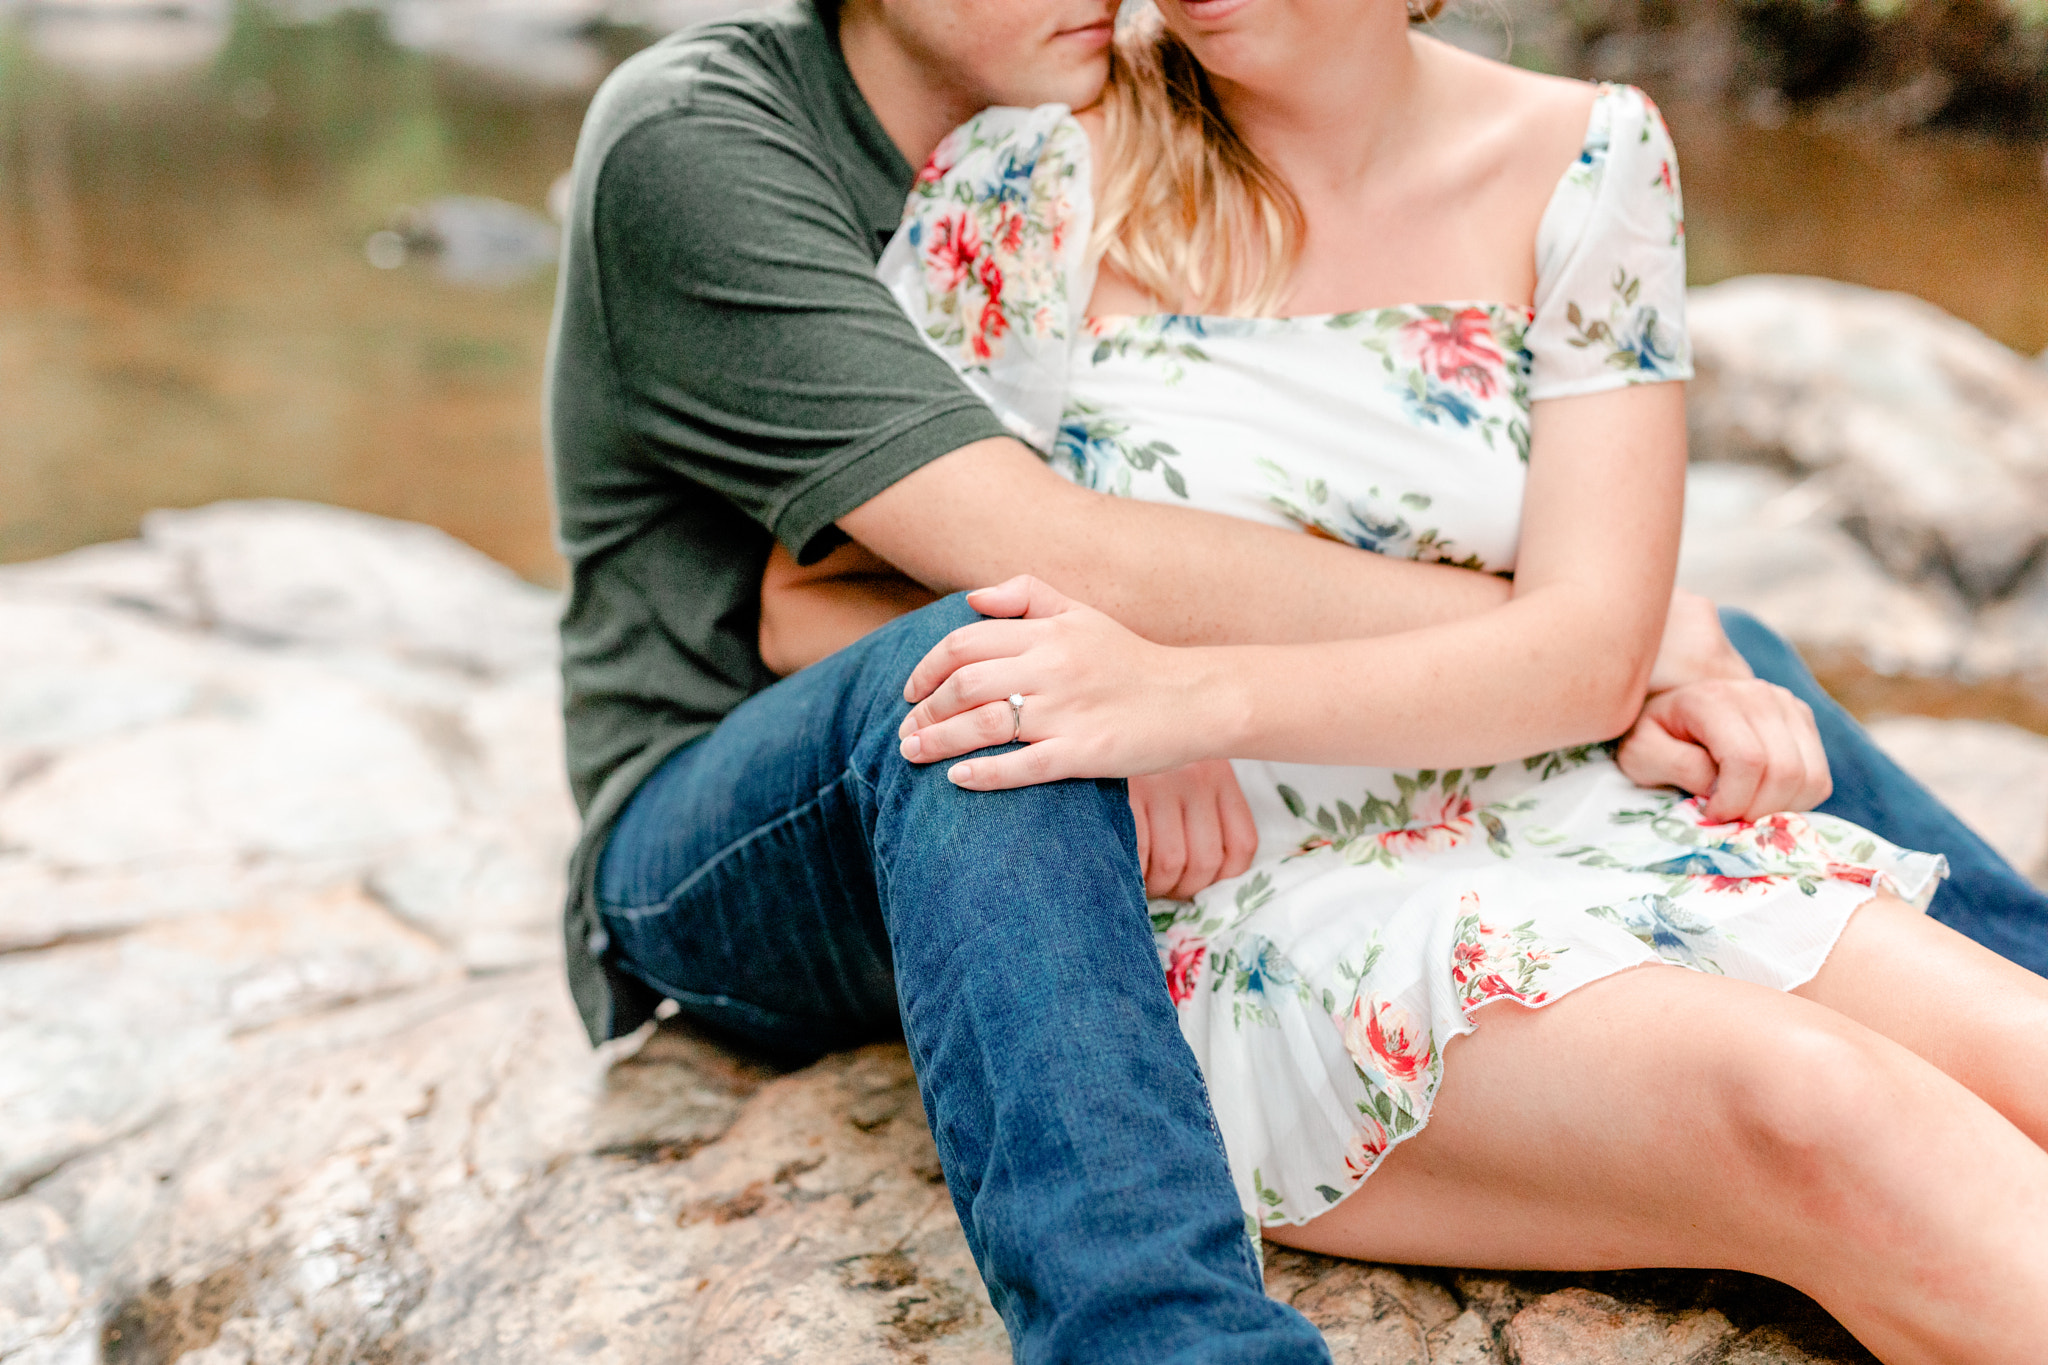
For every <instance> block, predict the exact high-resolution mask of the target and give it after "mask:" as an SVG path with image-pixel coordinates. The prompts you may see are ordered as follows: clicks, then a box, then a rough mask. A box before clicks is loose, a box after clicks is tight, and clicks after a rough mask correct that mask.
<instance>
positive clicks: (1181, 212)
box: [1091, 0, 1444, 316]
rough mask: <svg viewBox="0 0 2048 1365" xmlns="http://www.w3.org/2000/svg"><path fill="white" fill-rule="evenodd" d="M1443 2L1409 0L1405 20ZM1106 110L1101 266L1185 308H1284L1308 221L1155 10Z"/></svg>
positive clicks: (1117, 59) (1126, 53) (1128, 54)
mask: <svg viewBox="0 0 2048 1365" xmlns="http://www.w3.org/2000/svg"><path fill="white" fill-rule="evenodd" d="M1443 5H1444V0H1427V2H1426V3H1424V4H1422V5H1420V6H1418V5H1416V4H1413V3H1411V4H1410V6H1409V15H1410V17H1411V18H1412V19H1430V18H1434V17H1435V16H1436V14H1437V12H1438V11H1439V10H1441V9H1442V8H1443ZM1102 108H1103V157H1104V165H1105V167H1106V172H1105V174H1104V176H1103V179H1102V192H1101V194H1100V196H1099V197H1098V199H1097V202H1096V206H1095V233H1094V240H1093V242H1092V243H1091V245H1092V247H1093V249H1094V251H1095V253H1096V254H1098V255H1099V256H1100V257H1101V259H1102V262H1103V263H1104V264H1105V265H1107V266H1109V267H1110V268H1111V269H1114V270H1117V271H1120V272H1122V273H1123V274H1124V275H1126V276H1128V277H1129V278H1130V279H1131V280H1132V281H1133V282H1134V283H1136V284H1137V285H1138V286H1139V287H1140V288H1142V289H1144V290H1145V292H1146V293H1148V294H1150V295H1151V296H1152V297H1153V298H1155V299H1157V300H1159V302H1160V303H1161V304H1163V305H1165V306H1167V307H1172V308H1177V309H1179V310H1181V311H1184V312H1197V313H1226V314H1250V315H1253V316H1257V315H1260V314H1270V313H1273V312H1275V311H1277V310H1278V309H1279V308H1280V306H1281V305H1282V304H1283V303H1284V302H1285V301H1286V298H1287V285H1288V281H1289V279H1290V278H1291V277H1292V275H1293V274H1294V266H1295V262H1296V261H1297V260H1298V259H1299V257H1300V255H1301V244H1302V238H1303V236H1304V235H1305V234H1306V232H1307V228H1308V225H1307V222H1306V220H1305V219H1304V218H1303V217H1302V212H1301V202H1300V201H1299V200H1298V199H1296V198H1295V196H1294V191H1293V190H1292V189H1290V188H1289V187H1288V185H1287V182H1286V181H1284V180H1282V179H1281V178H1280V176H1279V175H1278V174H1277V173H1276V172H1275V171H1274V170H1273V169H1272V168H1271V167H1270V166H1268V165H1266V163H1265V162H1263V161H1261V160H1259V157H1258V153H1256V152H1254V151H1253V150H1252V149H1251V147H1250V145H1249V144H1248V143H1246V142H1245V140H1244V139H1243V138H1242V137H1240V136H1238V132H1237V130H1236V129H1235V128H1233V127H1231V125H1230V120H1229V118H1228V117H1226V116H1225V114H1224V112H1223V106H1222V104H1221V103H1220V102H1219V101H1218V100H1217V98H1216V91H1215V88H1214V87H1213V86H1212V85H1211V84H1210V83H1209V76H1208V73H1207V72H1205V71H1203V70H1202V66H1201V63H1199V62H1197V61H1196V60H1195V54H1194V53H1193V52H1191V51H1189V50H1188V46H1187V44H1185V43H1183V42H1182V41H1181V40H1180V39H1179V38H1177V37H1175V36H1174V34H1173V32H1172V30H1170V29H1168V28H1167V27H1166V25H1165V23H1164V22H1163V21H1162V20H1161V18H1160V16H1159V11H1158V10H1157V9H1156V8H1155V7H1153V6H1152V5H1149V4H1148V5H1146V6H1145V7H1144V8H1143V10H1142V11H1141V12H1140V13H1139V14H1138V15H1137V16H1136V18H1134V19H1133V20H1131V21H1130V22H1128V23H1126V24H1124V25H1123V26H1122V28H1121V31H1120V32H1119V33H1118V35H1117V40H1116V42H1115V43H1114V44H1113V45H1112V47H1111V49H1110V65H1109V84H1108V87H1107V88H1106V89H1105V90H1104V91H1103V100H1102Z"/></svg>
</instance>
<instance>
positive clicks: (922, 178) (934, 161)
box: [917, 133, 960, 185]
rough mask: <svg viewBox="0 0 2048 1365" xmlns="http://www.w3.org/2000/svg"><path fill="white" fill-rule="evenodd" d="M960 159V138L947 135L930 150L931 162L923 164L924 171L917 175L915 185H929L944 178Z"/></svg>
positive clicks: (952, 134)
mask: <svg viewBox="0 0 2048 1365" xmlns="http://www.w3.org/2000/svg"><path fill="white" fill-rule="evenodd" d="M959 159H960V138H959V135H958V134H957V133H948V134H946V136H945V137H943V138H941V139H940V140H939V145H938V146H936V147H934V148H932V157H931V160H929V161H927V162H925V163H924V169H923V170H921V171H919V172H918V173H917V183H918V184H920V185H930V184H934V183H936V182H937V181H940V180H943V179H945V177H946V172H947V171H950V170H952V169H953V163H954V162H956V161H958V160H959Z"/></svg>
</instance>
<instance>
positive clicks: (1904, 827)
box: [1721, 608, 2048, 976]
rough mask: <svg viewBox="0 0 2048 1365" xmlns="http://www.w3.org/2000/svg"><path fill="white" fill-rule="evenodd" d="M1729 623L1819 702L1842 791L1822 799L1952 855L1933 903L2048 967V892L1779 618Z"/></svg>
mask: <svg viewBox="0 0 2048 1365" xmlns="http://www.w3.org/2000/svg"><path fill="white" fill-rule="evenodd" d="M1721 625H1722V628H1723V629H1724V630H1726V631H1727V633H1728V639H1729V641H1730V642H1731V643H1732V644H1734V646H1735V647H1736V648H1737V649H1738V650H1740V651H1741V652H1742V657H1743V658H1745V659H1747V660H1749V666H1750V667H1751V668H1753V669H1755V670H1756V675H1757V676H1758V677H1759V678H1767V679H1769V680H1770V681H1772V682H1774V683H1777V684H1778V685H1779V686H1780V687H1787V688H1790V689H1791V690H1792V691H1793V692H1796V693H1797V694H1798V695H1799V697H1800V699H1801V700H1803V701H1805V702H1806V704H1807V705H1808V706H1811V707H1812V708H1813V718H1814V720H1815V722H1817V723H1818V725H1819V726H1820V737H1821V742H1822V744H1824V745H1825V746H1826V747H1827V751H1828V767H1829V769H1830V770H1831V771H1832V772H1833V774H1834V778H1835V793H1834V795H1833V796H1831V797H1829V798H1828V799H1827V800H1826V801H1824V802H1822V803H1821V807H1820V808H1821V809H1822V810H1824V811H1826V812H1827V813H1828V814H1829V815H1839V816H1840V817H1841V818H1842V819H1844V820H1848V821H1851V822H1853V823H1855V824H1858V825H1861V826H1863V828H1865V829H1867V830H1869V831H1871V832H1872V833H1873V834H1878V835H1882V836H1883V837H1884V838H1886V839H1889V840H1891V841H1892V842H1893V843H1895V844H1897V845H1899V846H1900V847H1901V848H1913V849H1919V850H1921V851H1923V852H1927V853H1941V854H1945V855H1947V857H1948V869H1949V876H1948V881H1946V882H1945V883H1943V884H1942V887H1941V890H1940V891H1938V892H1936V893H1935V897H1934V904H1933V905H1932V906H1931V907H1930V909H1929V913H1931V914H1932V915H1933V916H1934V918H1936V919H1938V920H1940V921H1941V922H1942V923H1943V924H1946V925H1948V926H1949V927H1950V928H1952V929H1955V930H1956V931H1957V932H1959V933H1961V934H1964V935H1965V936H1967V937H1969V938H1973V939H1975V940H1976V941H1977V942H1979V943H1981V944H1983V945H1984V946H1985V947H1987V948H1989V949H1991V951H1993V952H1995V953H1997V954H1999V955H2000V956H2001V957H2005V958H2009V959H2011V960H2012V961H2014V962H2017V963H2019V964H2020V965H2021V966H2022V967H2025V968H2027V969H2028V970H2029V971H2033V972H2038V973H2040V974H2041V975H2043V976H2048V894H2043V892H2042V891H2041V890H2040V888H2038V887H2036V886H2035V885H2034V884H2033V883H2031V882H2029V881H2028V880H2027V879H2026V878H2025V877H2022V876H2021V875H2020V874H2019V873H2017V872H2015V871H2014V870H2013V869H2012V865H2011V864H2009V863H2007V862H2006V861H2005V859H2003V858H2001V857H2000V856H1998V854H1997V853H1996V852H1995V851H1993V850H1992V848H1991V846H1990V845H1989V844H1987V843H1985V842H1984V841H1983V840H1982V839H1980V838H1978V837H1977V836H1976V835H1975V834H1974V833H1972V832H1971V830H1970V828H1969V827H1968V826H1967V825H1965V824H1964V823H1963V822H1962V821H1960V820H1958V819H1956V817H1955V816H1954V815H1952V814H1950V813H1949V810H1948V808H1947V807H1946V806H1944V805H1942V804H1941V802H1939V801H1937V800H1936V799H1935V798H1934V796H1933V795H1932V794H1931V793H1930V792H1929V791H1928V790H1927V789H1926V788H1925V787H1923V786H1921V785H1920V784H1919V783H1918V782H1915V781H1914V780H1913V779H1912V778H1910V777H1908V776H1907V775H1906V773H1905V771H1904V770H1903V769H1901V768H1900V767H1899V765H1898V764H1896V763H1894V762H1892V761H1891V759H1889V758H1887V757H1885V755H1884V753H1883V752H1882V751H1881V750H1880V749H1878V747H1877V746H1876V745H1875V744H1872V743H1871V742H1870V736H1869V735H1867V734H1865V733H1864V731H1863V727H1862V726H1860V725H1858V724H1857V723H1856V719H1855V717H1853V716H1851V715H1850V714H1849V713H1848V712H1847V711H1844V710H1843V709H1842V708H1841V707H1840V706H1839V705H1837V704H1836V703H1835V701H1834V699H1833V698H1831V697H1829V696H1828V694H1827V693H1825V692H1823V691H1821V689H1820V684H1819V683H1817V682H1815V681H1814V680H1813V674H1811V673H1809V672H1808V671H1807V669H1806V665H1805V664H1804V663H1803V662H1801V660H1800V658H1799V655H1798V654H1796V653H1795V652H1793V649H1792V647H1791V646H1790V645H1788V644H1786V643H1785V642H1784V641H1783V640H1781V639H1779V638H1778V636H1776V635H1775V634H1773V633H1772V632H1771V629H1770V627H1768V626H1766V625H1764V623H1763V622H1761V621H1759V620H1757V619H1756V618H1755V617H1754V616H1751V615H1749V614H1748V613H1746V612H1740V611H1734V610H1731V609H1728V608H1723V609H1722V612H1721Z"/></svg>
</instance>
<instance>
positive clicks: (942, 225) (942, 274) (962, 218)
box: [924, 209, 981, 294]
mask: <svg viewBox="0 0 2048 1365" xmlns="http://www.w3.org/2000/svg"><path fill="white" fill-rule="evenodd" d="M979 255H981V229H979V228H977V227H976V226H975V225H974V220H973V219H972V218H970V217H968V216H967V211H966V210H965V209H962V210H961V211H960V212H958V213H954V214H949V215H947V216H946V217H944V218H941V219H939V221H938V222H936V223H934V224H932V244H931V245H930V246H928V247H926V248H925V253H924V258H925V273H926V274H927V275H928V276H929V277H930V282H931V288H932V292H934V293H938V294H950V293H952V292H953V291H954V290H955V289H958V288H959V287H960V285H961V284H962V282H964V281H965V280H966V279H967V274H968V272H969V271H970V270H972V269H973V268H974V258H975V257H977V256H979Z"/></svg>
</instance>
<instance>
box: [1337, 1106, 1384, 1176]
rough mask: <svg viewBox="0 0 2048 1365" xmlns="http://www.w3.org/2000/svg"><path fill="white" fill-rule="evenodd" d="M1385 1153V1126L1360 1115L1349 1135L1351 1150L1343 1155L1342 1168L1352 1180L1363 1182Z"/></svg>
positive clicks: (1369, 1117)
mask: <svg viewBox="0 0 2048 1365" xmlns="http://www.w3.org/2000/svg"><path fill="white" fill-rule="evenodd" d="M1386 1151H1387V1130H1386V1126H1385V1125H1384V1124H1382V1123H1381V1122H1380V1121H1379V1120H1378V1119H1376V1118H1373V1117H1372V1116H1371V1115H1369V1114H1361V1115H1359V1116H1358V1127H1357V1128H1356V1129H1355V1130H1354V1131H1353V1132H1352V1134H1351V1148H1350V1150H1349V1151H1347V1152H1345V1153H1344V1168H1345V1169H1346V1170H1347V1171H1349V1172H1350V1173H1351V1178H1352V1179H1353V1180H1363V1179H1365V1178H1366V1177H1367V1176H1369V1175H1371V1174H1372V1168H1373V1167H1374V1166H1377V1165H1378V1164H1379V1160H1380V1158H1381V1157H1382V1156H1384V1155H1386Z"/></svg>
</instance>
